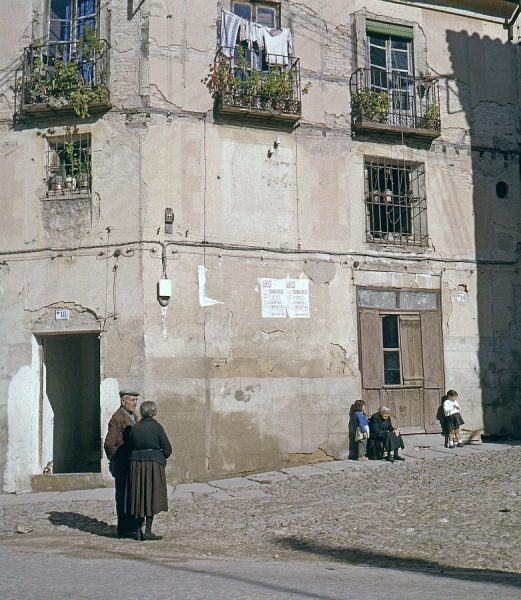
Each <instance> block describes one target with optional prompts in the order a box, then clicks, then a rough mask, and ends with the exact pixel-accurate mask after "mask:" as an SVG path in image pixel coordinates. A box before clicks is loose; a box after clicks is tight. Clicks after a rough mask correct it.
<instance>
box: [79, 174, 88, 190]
mask: <svg viewBox="0 0 521 600" xmlns="http://www.w3.org/2000/svg"><path fill="white" fill-rule="evenodd" d="M79 184H80V189H81V190H87V189H88V188H89V176H88V175H82V176H81V177H80V180H79Z"/></svg>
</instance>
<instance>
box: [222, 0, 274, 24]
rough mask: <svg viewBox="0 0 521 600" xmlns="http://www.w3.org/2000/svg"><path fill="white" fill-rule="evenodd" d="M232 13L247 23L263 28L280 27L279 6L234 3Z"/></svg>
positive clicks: (260, 3)
mask: <svg viewBox="0 0 521 600" xmlns="http://www.w3.org/2000/svg"><path fill="white" fill-rule="evenodd" d="M233 12H234V13H235V14H236V15H237V16H239V17H242V18H243V19H246V20H247V21H253V22H254V23H258V24H259V25H264V27H270V28H271V29H278V28H279V27H280V6H279V5H278V4H272V3H266V2H255V0H251V1H250V2H234V3H233Z"/></svg>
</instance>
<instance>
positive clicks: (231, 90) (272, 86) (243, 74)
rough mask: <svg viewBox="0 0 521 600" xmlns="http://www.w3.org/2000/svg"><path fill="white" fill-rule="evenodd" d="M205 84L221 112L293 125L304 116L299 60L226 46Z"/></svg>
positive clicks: (212, 67)
mask: <svg viewBox="0 0 521 600" xmlns="http://www.w3.org/2000/svg"><path fill="white" fill-rule="evenodd" d="M205 82H206V85H207V87H208V89H209V90H210V92H211V93H212V95H213V97H214V99H215V101H216V110H217V112H219V113H228V114H241V115H243V116H251V117H264V118H270V119H279V120H284V121H293V122H294V121H298V120H299V119H300V117H301V114H302V101H301V87H300V61H299V59H298V58H294V57H291V56H290V57H285V56H278V55H270V56H269V57H267V55H266V53H265V52H259V51H254V50H247V49H245V48H242V47H237V48H225V47H223V48H221V49H220V50H219V52H218V53H217V56H216V58H215V61H214V64H213V65H212V66H211V68H210V74H209V75H208V77H207V78H206V80H205Z"/></svg>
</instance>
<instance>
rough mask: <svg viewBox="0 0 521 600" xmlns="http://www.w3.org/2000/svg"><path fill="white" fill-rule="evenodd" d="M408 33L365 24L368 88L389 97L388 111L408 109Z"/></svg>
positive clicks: (411, 71) (374, 23) (410, 65)
mask: <svg viewBox="0 0 521 600" xmlns="http://www.w3.org/2000/svg"><path fill="white" fill-rule="evenodd" d="M412 31H413V30H412V28H411V27H403V26H392V25H390V24H387V23H379V22H378V21H367V41H368V48H369V57H368V60H369V69H370V72H371V87H372V88H373V89H375V90H379V91H386V92H387V93H388V94H389V102H390V108H391V111H392V112H395V111H398V112H401V111H410V110H411V109H412V102H413V97H414V93H413V86H414V84H413V80H412V77H413V75H414V65H413V53H412V37H413V33H412Z"/></svg>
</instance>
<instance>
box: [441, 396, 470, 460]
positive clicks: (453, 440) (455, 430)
mask: <svg viewBox="0 0 521 600" xmlns="http://www.w3.org/2000/svg"><path fill="white" fill-rule="evenodd" d="M443 412H444V413H445V420H446V425H447V432H448V433H447V444H446V445H447V448H454V447H455V446H457V447H458V448H463V444H462V443H461V440H460V437H459V428H460V425H463V424H464V422H465V421H464V420H463V419H462V417H461V406H460V405H459V403H458V392H456V391H455V390H449V391H448V392H447V399H446V400H445V402H444V403H443Z"/></svg>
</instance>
